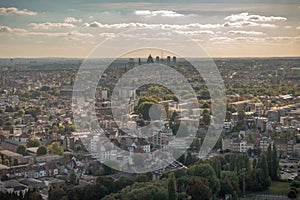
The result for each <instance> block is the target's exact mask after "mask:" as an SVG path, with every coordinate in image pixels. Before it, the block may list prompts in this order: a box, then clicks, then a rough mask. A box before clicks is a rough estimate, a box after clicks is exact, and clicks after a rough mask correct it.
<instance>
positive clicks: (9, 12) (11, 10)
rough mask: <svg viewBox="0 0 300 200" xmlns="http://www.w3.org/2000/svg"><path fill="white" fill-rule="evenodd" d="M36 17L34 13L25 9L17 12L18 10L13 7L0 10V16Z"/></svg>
mask: <svg viewBox="0 0 300 200" xmlns="http://www.w3.org/2000/svg"><path fill="white" fill-rule="evenodd" d="M13 14H16V15H37V13H36V12H33V11H29V10H27V9H24V10H19V9H18V8H15V7H10V8H0V15H13Z"/></svg>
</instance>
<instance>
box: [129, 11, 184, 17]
mask: <svg viewBox="0 0 300 200" xmlns="http://www.w3.org/2000/svg"><path fill="white" fill-rule="evenodd" d="M134 13H135V14H136V15H141V16H147V17H156V16H162V17H182V16H184V15H183V14H180V13H177V12H174V11H171V10H153V11H151V10H136V11H135V12H134Z"/></svg>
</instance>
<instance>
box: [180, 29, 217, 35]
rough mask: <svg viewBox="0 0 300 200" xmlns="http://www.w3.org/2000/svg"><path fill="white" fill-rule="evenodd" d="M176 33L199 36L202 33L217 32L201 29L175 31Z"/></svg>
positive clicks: (211, 33)
mask: <svg viewBox="0 0 300 200" xmlns="http://www.w3.org/2000/svg"><path fill="white" fill-rule="evenodd" d="M175 32H176V33H179V34H184V35H188V36H197V35H202V34H208V35H214V34H215V33H214V32H212V31H210V30H201V31H175Z"/></svg>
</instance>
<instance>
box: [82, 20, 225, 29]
mask: <svg viewBox="0 0 300 200" xmlns="http://www.w3.org/2000/svg"><path fill="white" fill-rule="evenodd" d="M83 27H92V28H117V29H118V28H162V29H173V30H181V29H192V28H199V29H214V28H220V27H222V25H221V24H199V23H193V24H185V25H178V24H146V23H122V24H102V23H100V22H97V21H94V22H92V23H84V24H83Z"/></svg>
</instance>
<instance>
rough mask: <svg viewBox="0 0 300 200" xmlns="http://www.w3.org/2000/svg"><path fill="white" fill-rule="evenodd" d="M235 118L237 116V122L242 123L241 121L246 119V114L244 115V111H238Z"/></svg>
mask: <svg viewBox="0 0 300 200" xmlns="http://www.w3.org/2000/svg"><path fill="white" fill-rule="evenodd" d="M237 116H238V119H239V121H242V120H244V119H245V118H246V113H245V111H243V110H240V111H238V115H237Z"/></svg>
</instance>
